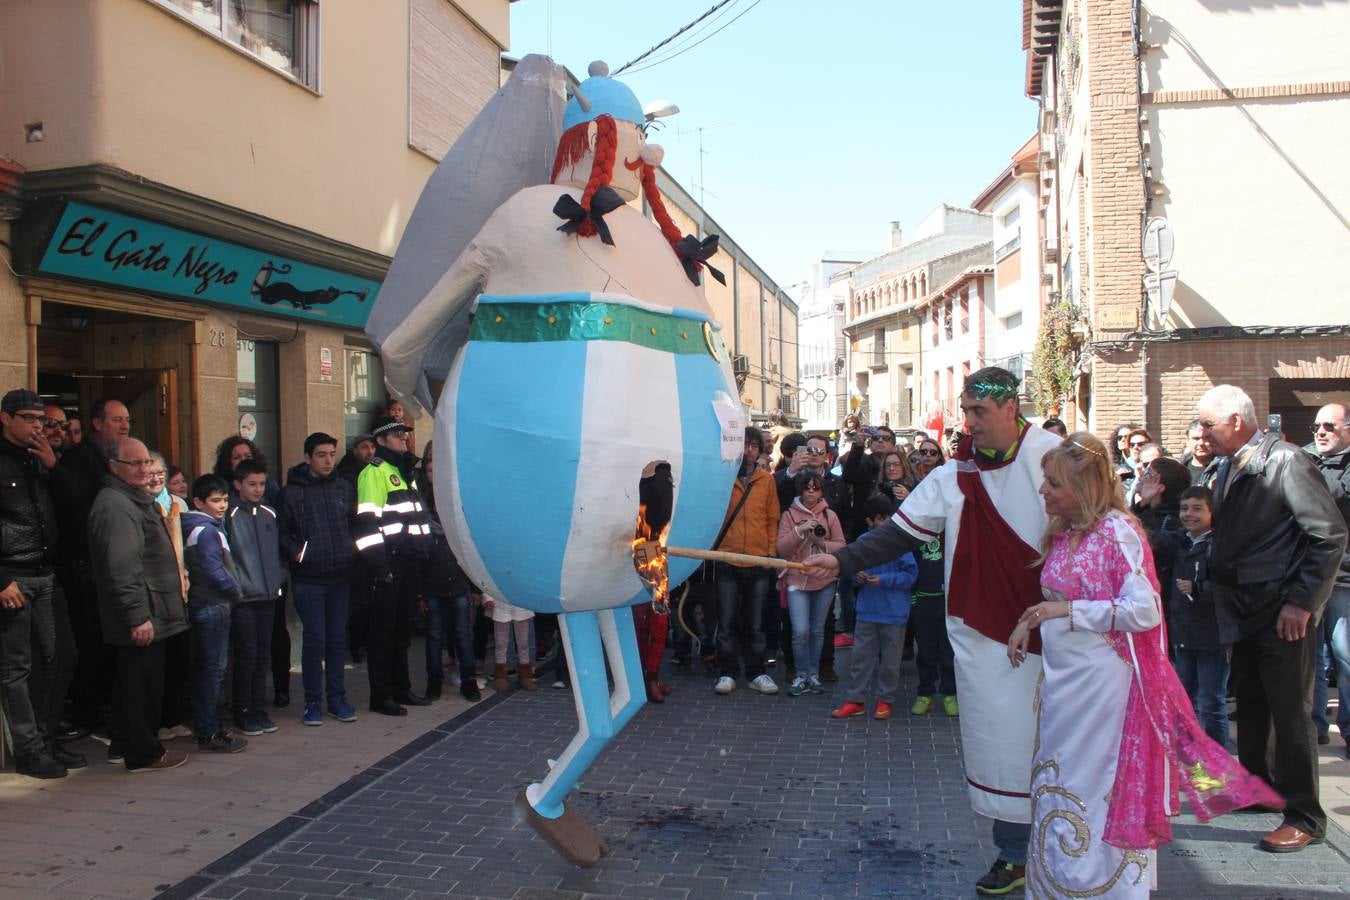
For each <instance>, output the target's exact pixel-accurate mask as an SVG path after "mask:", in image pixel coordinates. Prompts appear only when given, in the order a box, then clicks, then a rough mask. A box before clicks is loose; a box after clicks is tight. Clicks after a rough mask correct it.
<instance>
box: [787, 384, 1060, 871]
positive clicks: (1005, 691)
mask: <svg viewBox="0 0 1350 900" xmlns="http://www.w3.org/2000/svg"><path fill="white" fill-rule="evenodd" d="M1017 387H1018V379H1017V378H1016V377H1015V376H1013V375H1012V373H1010V372H1008V371H1007V370H1005V369H1000V368H998V367H995V366H990V367H988V368H984V369H980V370H979V371H978V372H973V373H972V374H970V375H969V376H967V378H966V380H965V383H964V385H963V388H962V393H961V410H962V412H963V413H964V414H965V422H966V429H967V431H968V432H969V433H968V435H967V436H964V437H963V438H962V439H961V443H960V445H959V446H958V448H957V452H956V455H955V457H954V458H953V459H951V460H949V461H948V462H947V463H946V464H945V465H943V466H942V467H941V468H939V469H937V470H936V471H934V472H933V473H932V474H930V475H929V476H928V477H927V478H925V479H924V480H923V481H922V482H920V483H919V486H918V487H916V488H915V489H914V491H913V492H912V493H910V495H909V497H907V498H906V499H905V501H904V503H902V504H901V506H900V510H899V512H897V513H896V514H895V516H894V518H892V519H891V521H890V522H888V523H887V524H886V525H885V526H884V527H882V528H877V529H873V530H872V531H869V532H868V533H867V534H866V535H864V536H863V537H862V538H860V539H859V540H857V541H854V542H853V543H852V544H850V545H848V546H847V547H844V548H843V549H842V550H839V551H837V552H835V553H834V554H832V555H826V554H822V555H818V556H812V557H810V558H809V559H807V560H806V563H807V564H808V565H810V566H813V567H814V568H815V569H816V570H817V571H818V572H819V573H820V574H831V575H837V574H841V573H842V574H844V575H850V574H852V573H854V572H858V571H861V570H862V569H865V568H869V567H871V566H875V565H878V564H880V563H882V562H885V561H887V560H891V559H895V558H897V557H899V556H902V555H904V554H905V553H909V552H910V551H913V550H917V549H918V548H919V547H920V546H922V545H924V544H927V543H929V542H930V541H932V540H933V539H934V538H935V537H937V536H938V535H944V534H945V536H946V547H947V552H946V560H945V564H946V576H947V634H948V635H949V637H950V638H951V643H952V650H953V651H954V653H955V657H956V685H957V693H958V694H959V696H960V698H961V745H962V748H963V752H964V755H965V769H966V783H967V787H968V789H969V791H970V803H971V806H973V807H974V809H975V811H976V812H977V813H980V814H981V815H985V816H989V817H990V818H992V819H993V820H994V844H995V845H996V846H997V847H998V850H999V856H998V859H997V860H996V861H995V862H994V864H993V866H992V867H991V868H990V870H989V872H987V873H986V874H985V875H984V876H983V877H981V878H980V880H979V881H978V882H977V883H976V885H975V889H976V891H978V892H979V893H980V894H985V895H999V894H1006V893H1010V892H1011V891H1014V890H1017V889H1019V888H1021V887H1022V886H1023V884H1024V868H1025V865H1026V854H1027V840H1028V837H1029V830H1028V829H1029V825H1028V823H1029V822H1030V821H1031V803H1030V797H1029V794H1028V790H1029V787H1030V779H1031V754H1032V743H1033V741H1034V732H1035V722H1036V718H1035V716H1034V715H1033V713H1032V698H1033V695H1034V693H1035V688H1036V681H1037V679H1038V678H1039V677H1040V672H1041V664H1040V655H1039V652H1040V646H1039V644H1037V645H1035V646H1033V647H1031V648H1029V655H1028V657H1027V663H1028V664H1027V665H1023V666H1021V667H1020V668H1017V669H1013V668H1011V667H1010V666H1009V665H1008V657H1007V644H1008V637H1009V635H1011V634H1012V630H1013V627H1014V626H1015V625H1016V624H1017V619H1018V617H1019V616H1020V615H1021V614H1022V611H1023V610H1025V609H1026V608H1027V607H1028V606H1031V605H1032V604H1034V603H1038V602H1039V601H1040V599H1041V588H1040V566H1038V565H1033V563H1034V562H1035V560H1036V558H1037V557H1038V556H1040V549H1039V548H1040V543H1041V538H1042V536H1043V535H1044V534H1045V528H1046V515H1045V506H1044V505H1043V504H1042V502H1041V498H1040V496H1039V494H1038V493H1037V492H1038V491H1039V489H1040V486H1041V482H1042V480H1043V478H1044V476H1043V474H1042V473H1041V457H1042V456H1044V455H1045V454H1046V453H1047V452H1048V451H1049V450H1050V449H1052V448H1054V447H1057V446H1059V444H1060V443H1061V441H1062V440H1063V439H1062V438H1060V437H1059V436H1058V435H1055V434H1052V433H1050V432H1048V431H1043V430H1042V429H1040V428H1038V427H1036V426H1034V425H1031V424H1029V423H1028V422H1027V421H1026V420H1025V419H1023V418H1022V416H1021V413H1020V410H1019V406H1018V400H1017Z"/></svg>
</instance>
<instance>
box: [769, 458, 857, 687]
mask: <svg viewBox="0 0 1350 900" xmlns="http://www.w3.org/2000/svg"><path fill="white" fill-rule="evenodd" d="M793 482H794V486H795V488H796V493H797V496H796V498H795V499H794V500H793V501H792V505H791V506H789V507H788V508H787V509H786V510H785V511H784V512H783V515H782V518H781V519H779V522H778V555H779V556H780V557H782V558H783V559H789V560H795V561H797V562H800V561H801V560H803V559H805V558H806V557H808V556H810V555H811V554H813V553H830V552H832V551H834V550H838V549H839V548H840V547H842V546H844V529H843V526H842V525H841V524H840V522H839V517H838V516H836V515H835V514H834V511H833V510H831V509H830V507H829V504H827V503H826V502H825V491H824V485H823V484H822V476H821V474H820V473H819V472H818V471H816V470H815V469H804V470H803V471H801V472H799V473H797V477H796V478H795V479H793ZM780 579H781V580H782V581H783V583H784V584H785V585H786V586H787V602H788V615H789V617H790V618H791V620H792V658H793V660H794V661H795V663H796V667H797V674H796V677H794V678H793V679H792V683H791V684H790V685H788V694H789V695H790V696H793V697H799V696H801V694H802V692H803V691H805V690H808V689H809V690H810V691H811V693H813V694H819V693H821V692H822V691H824V690H825V686H824V685H823V684H821V681H820V670H819V668H818V665H819V662H820V651H821V648H822V647H823V646H824V644H825V615H826V613H827V612H828V610H829V607H830V604H831V603H832V602H833V601H834V586H835V579H832V578H831V579H822V578H818V577H812V576H810V575H807V574H805V573H802V572H792V571H790V570H787V569H785V570H783V574H782V575H781V576H780Z"/></svg>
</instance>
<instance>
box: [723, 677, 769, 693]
mask: <svg viewBox="0 0 1350 900" xmlns="http://www.w3.org/2000/svg"><path fill="white" fill-rule="evenodd" d="M761 677H762V676H761ZM750 686H751V687H754V685H753V684H752V685H750ZM734 690H736V679H734V678H732V677H731V676H730V675H723V676H722V677H721V678H719V679H717V683H716V684H714V685H713V693H714V694H730V693H731V692H732V691H734ZM774 690H778V689H777V688H774Z"/></svg>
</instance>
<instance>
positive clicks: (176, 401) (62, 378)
mask: <svg viewBox="0 0 1350 900" xmlns="http://www.w3.org/2000/svg"><path fill="white" fill-rule="evenodd" d="M42 312H43V315H42V324H40V325H39V326H38V327H37V336H36V337H37V388H38V393H39V394H41V395H42V397H43V398H44V399H46V400H48V401H49V402H51V403H55V404H56V405H58V406H60V407H62V408H63V409H65V410H66V411H67V414H70V413H73V412H75V411H79V412H80V413H81V414H82V415H83V416H84V417H85V421H84V431H85V434H86V435H87V434H89V432H90V429H89V424H88V418H87V417H88V415H89V410H90V408H91V407H92V406H93V404H94V401H95V400H97V399H99V398H100V397H112V398H115V399H117V400H120V401H122V403H124V404H126V407H127V409H128V410H129V411H130V413H131V433H132V435H134V436H135V437H137V438H139V439H141V440H143V441H144V442H145V444H146V446H147V447H149V448H150V449H152V450H157V451H158V452H160V453H162V454H163V455H164V458H165V459H166V460H167V461H168V462H169V464H170V465H182V463H183V460H186V459H189V458H190V457H191V446H192V433H193V430H194V427H195V423H194V421H193V417H192V415H191V412H190V404H187V403H185V402H184V398H183V396H182V393H181V391H180V383H181V382H182V380H183V374H184V373H186V372H187V371H188V357H189V349H188V348H189V344H190V342H191V339H192V326H191V323H188V322H182V321H175V320H168V319H157V318H152V317H148V316H137V315H135V314H133V313H128V312H122V311H117V310H108V309H95V308H89V307H82V306H75V305H67V304H63V303H44V304H43V310H42Z"/></svg>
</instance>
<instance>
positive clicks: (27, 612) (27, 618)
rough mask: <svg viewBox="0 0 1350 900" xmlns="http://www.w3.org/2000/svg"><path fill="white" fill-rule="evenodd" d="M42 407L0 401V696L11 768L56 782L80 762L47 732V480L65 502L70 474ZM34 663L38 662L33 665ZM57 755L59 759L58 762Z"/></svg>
mask: <svg viewBox="0 0 1350 900" xmlns="http://www.w3.org/2000/svg"><path fill="white" fill-rule="evenodd" d="M42 418H43V403H42V399H41V398H40V397H39V396H38V395H37V394H35V393H33V392H32V391H27V390H15V391H10V392H9V393H7V394H5V396H4V400H3V401H0V427H2V428H3V433H0V698H2V699H3V701H4V707H5V712H6V713H7V715H8V717H9V730H10V734H11V735H12V738H13V746H14V755H15V757H16V769H17V771H18V772H19V774H20V775H29V776H32V777H34V778H60V777H62V776H64V775H65V774H66V769H67V763H69V765H70V766H74V767H78V766H81V765H83V764H84V761H83V759H82V758H80V757H78V756H77V755H75V754H67V753H66V752H65V751H64V750H60V748H58V747H57V746H56V744H55V742H54V740H53V737H54V736H53V735H51V734H50V733H48V732H49V728H50V724H51V723H50V721H49V719H48V707H49V705H50V704H49V697H48V693H49V691H50V690H51V688H52V683H51V673H52V671H53V670H54V669H55V664H56V618H55V613H54V600H53V595H54V592H55V590H56V577H55V575H54V574H53V569H52V563H53V562H54V561H55V558H56V539H57V528H56V504H55V503H54V502H53V499H52V492H51V488H52V487H53V485H52V482H53V481H57V482H60V483H59V484H58V485H56V487H57V489H58V491H59V492H60V493H61V494H62V495H63V496H62V498H61V499H62V501H64V502H68V500H69V495H70V490H69V487H70V486H69V484H68V482H69V477H68V476H67V475H66V474H65V473H64V472H62V471H60V470H58V469H57V468H56V453H55V451H53V450H52V446H51V444H50V443H48V441H47V439H46V437H44V436H43V434H42ZM34 663H37V665H36V666H35V665H34ZM58 752H59V753H60V754H61V755H62V757H64V759H65V760H66V761H65V762H63V761H62V760H60V759H57V758H56V757H57V753H58Z"/></svg>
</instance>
